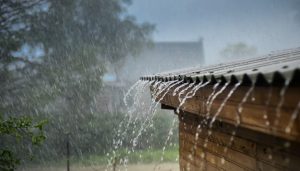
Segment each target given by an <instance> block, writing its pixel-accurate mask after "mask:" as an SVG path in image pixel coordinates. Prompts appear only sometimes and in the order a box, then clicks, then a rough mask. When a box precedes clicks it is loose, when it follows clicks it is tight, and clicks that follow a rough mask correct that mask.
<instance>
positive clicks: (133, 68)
mask: <svg viewBox="0 0 300 171" xmlns="http://www.w3.org/2000/svg"><path fill="white" fill-rule="evenodd" d="M203 64H204V50H203V41H202V39H200V40H199V41H193V42H156V43H154V45H153V46H151V47H148V48H145V49H144V50H143V51H142V52H141V53H140V54H139V55H138V56H137V57H128V59H127V60H126V61H125V64H124V66H123V68H122V69H121V72H120V75H119V79H120V80H122V81H126V82H127V81H129V82H132V81H136V80H138V79H139V77H140V76H142V75H147V74H154V73H157V72H162V71H166V70H173V69H179V68H184V67H191V66H199V65H203Z"/></svg>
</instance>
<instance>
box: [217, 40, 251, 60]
mask: <svg viewBox="0 0 300 171" xmlns="http://www.w3.org/2000/svg"><path fill="white" fill-rule="evenodd" d="M256 52H257V50H256V48H255V47H253V46H249V45H247V44H245V43H243V42H238V43H234V44H229V45H227V46H226V47H225V48H224V49H223V50H222V51H221V52H220V54H221V56H222V57H225V58H227V59H234V58H245V57H252V56H254V55H255V54H256Z"/></svg>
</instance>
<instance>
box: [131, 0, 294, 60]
mask: <svg viewBox="0 0 300 171" xmlns="http://www.w3.org/2000/svg"><path fill="white" fill-rule="evenodd" d="M299 2H300V0H133V4H132V5H131V6H130V7H129V13H130V14H132V15H134V16H135V17H136V18H137V20H138V22H150V23H153V24H155V25H156V31H155V33H154V40H155V41H192V40H194V41H195V40H198V39H199V37H202V38H204V49H205V56H206V61H207V63H216V61H217V59H218V56H219V54H220V51H221V50H222V49H223V48H224V47H225V46H226V45H227V44H230V43H236V42H240V41H241V42H245V43H247V44H249V45H252V46H255V47H256V48H257V50H258V53H259V54H265V53H268V52H270V51H273V50H281V49H287V48H294V47H300V18H299V16H298V18H297V17H296V16H297V15H298V14H299V13H298V12H299V11H300V3H299Z"/></svg>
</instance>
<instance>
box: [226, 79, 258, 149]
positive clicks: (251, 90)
mask: <svg viewBox="0 0 300 171" xmlns="http://www.w3.org/2000/svg"><path fill="white" fill-rule="evenodd" d="M254 88H255V84H251V87H250V88H249V89H248V91H247V92H246V93H245V95H244V97H243V98H242V101H241V102H240V103H239V104H238V108H237V111H236V123H235V129H234V131H232V132H231V136H230V138H229V143H228V145H227V146H226V147H225V148H224V150H223V151H224V153H227V150H228V148H230V147H231V146H232V144H233V141H234V137H235V135H236V132H237V129H238V127H239V126H240V124H241V114H242V112H243V105H244V103H246V101H247V100H248V98H249V96H250V94H251V93H252V92H253V90H254Z"/></svg>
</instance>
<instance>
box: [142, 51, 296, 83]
mask: <svg viewBox="0 0 300 171" xmlns="http://www.w3.org/2000/svg"><path fill="white" fill-rule="evenodd" d="M299 69H300V47H299V48H295V49H289V50H284V51H278V52H273V53H270V54H268V55H265V56H262V57H259V58H254V59H246V60H239V61H235V62H231V63H224V64H218V65H211V66H207V67H194V68H185V69H182V70H175V71H169V72H162V73H158V74H154V75H147V76H143V77H141V78H140V79H141V80H160V81H170V80H184V81H190V82H193V81H198V82H200V81H211V82H216V81H219V80H220V81H223V82H228V81H232V82H233V81H235V82H236V81H242V82H243V83H247V82H248V83H251V82H252V83H255V84H284V83H285V81H291V80H292V81H293V82H295V81H297V82H299V81H300V80H299V75H300V74H299ZM295 79H296V80H295Z"/></svg>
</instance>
